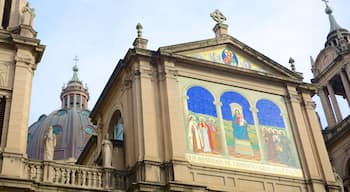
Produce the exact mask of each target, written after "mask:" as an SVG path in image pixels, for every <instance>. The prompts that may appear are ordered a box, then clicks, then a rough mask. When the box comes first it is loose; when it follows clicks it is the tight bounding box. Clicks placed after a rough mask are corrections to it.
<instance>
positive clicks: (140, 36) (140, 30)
mask: <svg viewBox="0 0 350 192" xmlns="http://www.w3.org/2000/svg"><path fill="white" fill-rule="evenodd" d="M136 29H137V38H142V29H143V27H142V25H141V23H137V25H136Z"/></svg>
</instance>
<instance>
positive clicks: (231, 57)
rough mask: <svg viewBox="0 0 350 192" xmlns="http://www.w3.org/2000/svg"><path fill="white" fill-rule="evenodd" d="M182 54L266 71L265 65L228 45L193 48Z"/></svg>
mask: <svg viewBox="0 0 350 192" xmlns="http://www.w3.org/2000/svg"><path fill="white" fill-rule="evenodd" d="M184 55H186V56H189V57H195V58H198V59H204V60H208V61H213V62H217V63H222V64H227V65H233V66H237V67H242V68H246V69H251V70H255V71H261V72H268V70H267V69H266V67H263V66H262V65H258V64H257V63H254V62H252V61H251V60H250V59H248V58H246V57H244V56H243V55H241V54H239V53H238V52H237V51H235V50H234V49H232V48H230V47H216V48H211V49H209V50H195V51H192V52H186V53H184Z"/></svg>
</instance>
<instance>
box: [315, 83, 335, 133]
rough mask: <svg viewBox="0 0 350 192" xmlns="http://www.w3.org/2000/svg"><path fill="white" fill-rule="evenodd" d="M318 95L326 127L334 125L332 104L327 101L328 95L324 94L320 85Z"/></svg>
mask: <svg viewBox="0 0 350 192" xmlns="http://www.w3.org/2000/svg"><path fill="white" fill-rule="evenodd" d="M318 96H319V97H320V99H321V103H322V107H323V110H324V113H325V116H326V120H327V123H328V127H334V126H335V124H336V121H335V117H334V113H333V109H332V105H331V103H330V102H329V99H328V96H327V95H326V93H325V91H324V89H323V87H321V88H320V90H318Z"/></svg>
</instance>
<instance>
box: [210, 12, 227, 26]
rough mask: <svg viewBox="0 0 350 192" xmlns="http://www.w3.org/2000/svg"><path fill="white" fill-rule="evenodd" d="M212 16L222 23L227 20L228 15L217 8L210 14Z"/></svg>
mask: <svg viewBox="0 0 350 192" xmlns="http://www.w3.org/2000/svg"><path fill="white" fill-rule="evenodd" d="M210 17H211V18H213V20H214V21H215V22H216V23H218V24H222V23H224V21H226V17H225V15H224V14H222V13H221V12H220V11H219V10H218V9H216V10H215V11H214V12H212V13H211V14H210Z"/></svg>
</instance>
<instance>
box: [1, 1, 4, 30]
mask: <svg viewBox="0 0 350 192" xmlns="http://www.w3.org/2000/svg"><path fill="white" fill-rule="evenodd" d="M4 9H5V0H0V29H2V28H3V27H2V19H3V15H4Z"/></svg>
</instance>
